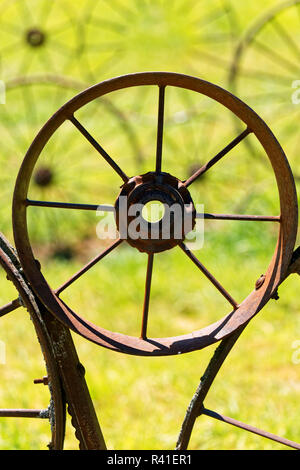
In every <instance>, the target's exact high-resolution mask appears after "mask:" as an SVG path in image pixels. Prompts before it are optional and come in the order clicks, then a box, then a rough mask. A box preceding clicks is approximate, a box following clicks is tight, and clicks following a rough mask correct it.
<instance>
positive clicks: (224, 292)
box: [179, 242, 238, 309]
mask: <svg viewBox="0 0 300 470" xmlns="http://www.w3.org/2000/svg"><path fill="white" fill-rule="evenodd" d="M179 246H180V248H181V249H182V250H183V252H184V253H185V254H186V255H187V256H188V257H189V258H190V260H191V261H193V263H194V264H195V265H196V266H197V267H198V268H199V269H200V271H202V273H203V274H204V275H205V276H206V277H207V278H208V279H209V280H210V282H211V283H212V284H213V285H214V286H215V287H216V288H217V289H218V291H219V292H220V293H221V294H222V295H223V296H224V297H225V299H226V300H228V302H229V303H230V304H231V305H232V306H233V308H234V309H237V308H238V303H237V302H236V301H235V300H234V299H233V298H232V297H231V295H230V294H229V293H228V292H227V290H226V289H224V287H223V286H222V285H221V284H220V283H219V282H218V281H217V279H216V278H215V277H214V276H213V275H212V274H211V273H210V272H209V271H208V269H206V267H205V266H204V265H203V264H202V263H201V262H200V261H199V260H198V258H196V256H195V255H194V254H193V253H192V252H191V251H190V250H189V249H188V247H187V246H186V245H185V244H184V243H183V242H181V243H180V244H179Z"/></svg>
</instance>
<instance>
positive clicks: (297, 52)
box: [271, 18, 300, 60]
mask: <svg viewBox="0 0 300 470" xmlns="http://www.w3.org/2000/svg"><path fill="white" fill-rule="evenodd" d="M271 24H272V26H273V27H274V29H275V31H276V32H277V34H278V35H279V36H280V37H281V39H282V40H283V42H284V44H286V45H287V46H288V47H289V49H290V50H291V51H292V53H293V54H294V56H295V58H296V60H299V58H300V49H299V47H298V45H297V43H296V42H295V41H294V39H293V38H292V36H290V35H289V33H288V31H287V30H286V29H285V27H284V26H283V25H282V24H281V23H279V21H277V19H276V18H273V19H272V21H271Z"/></svg>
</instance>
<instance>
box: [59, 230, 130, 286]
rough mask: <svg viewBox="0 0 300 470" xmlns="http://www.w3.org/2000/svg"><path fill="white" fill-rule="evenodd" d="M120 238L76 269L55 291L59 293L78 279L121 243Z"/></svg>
mask: <svg viewBox="0 0 300 470" xmlns="http://www.w3.org/2000/svg"><path fill="white" fill-rule="evenodd" d="M122 241H123V240H122V239H121V238H119V239H118V240H116V241H114V242H113V243H112V244H111V245H110V246H109V247H108V248H106V250H104V251H102V253H100V254H99V255H98V256H96V257H95V258H94V259H92V260H91V261H90V262H89V263H87V264H86V265H85V266H84V267H83V268H82V269H80V270H79V271H77V273H76V274H74V275H73V276H72V277H71V278H70V279H69V280H68V281H66V282H65V283H64V284H62V285H61V286H60V287H59V288H58V289H56V290H55V293H56V294H57V295H59V294H60V293H61V292H63V291H64V290H65V289H66V288H67V287H69V286H70V285H71V284H73V282H74V281H76V280H77V279H79V278H80V277H81V276H82V275H83V274H85V273H86V272H87V271H88V270H89V269H91V268H92V267H93V266H94V265H95V264H96V263H98V261H100V260H102V259H103V258H104V257H105V256H106V255H108V254H109V253H110V252H111V251H113V250H114V249H115V248H116V247H117V246H119V245H120V244H121V243H122Z"/></svg>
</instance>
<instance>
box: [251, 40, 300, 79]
mask: <svg viewBox="0 0 300 470" xmlns="http://www.w3.org/2000/svg"><path fill="white" fill-rule="evenodd" d="M253 45H254V46H255V47H256V49H257V50H258V51H260V52H261V53H262V54H263V55H265V56H266V57H269V58H270V59H271V60H272V62H274V63H275V64H278V65H280V66H281V67H282V68H283V69H284V70H285V71H286V69H288V70H290V71H291V72H292V73H298V71H299V67H298V65H297V64H294V63H293V62H290V61H289V60H288V59H286V58H285V57H283V56H282V55H281V54H278V52H275V51H274V50H273V49H271V48H270V47H268V46H266V44H264V43H262V42H260V41H258V39H254V40H253Z"/></svg>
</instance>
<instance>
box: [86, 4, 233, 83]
mask: <svg viewBox="0 0 300 470" xmlns="http://www.w3.org/2000/svg"><path fill="white" fill-rule="evenodd" d="M80 19H81V21H82V38H83V41H82V60H83V61H84V62H85V64H86V66H85V73H86V77H87V79H88V80H92V81H94V82H99V81H102V80H103V79H105V78H108V77H111V76H114V75H121V74H124V73H129V72H140V71H151V70H164V71H172V72H179V71H180V72H182V73H186V74H191V75H196V76H199V77H201V78H204V79H209V80H214V81H216V82H217V83H220V84H221V83H222V77H223V75H224V73H225V72H226V68H227V67H228V63H229V60H230V57H231V54H232V48H233V46H234V39H235V38H236V36H237V34H238V26H237V22H236V18H235V13H234V9H233V6H232V4H231V3H230V2H229V1H227V0H213V1H211V2H209V3H208V2H206V3H205V8H204V1H200V2H199V1H197V0H174V1H172V2H170V1H168V0H154V1H151V2H150V1H133V2H120V1H119V0H104V1H95V0H88V1H87V2H86V5H85V10H84V11H83V12H82V13H81V16H80Z"/></svg>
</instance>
